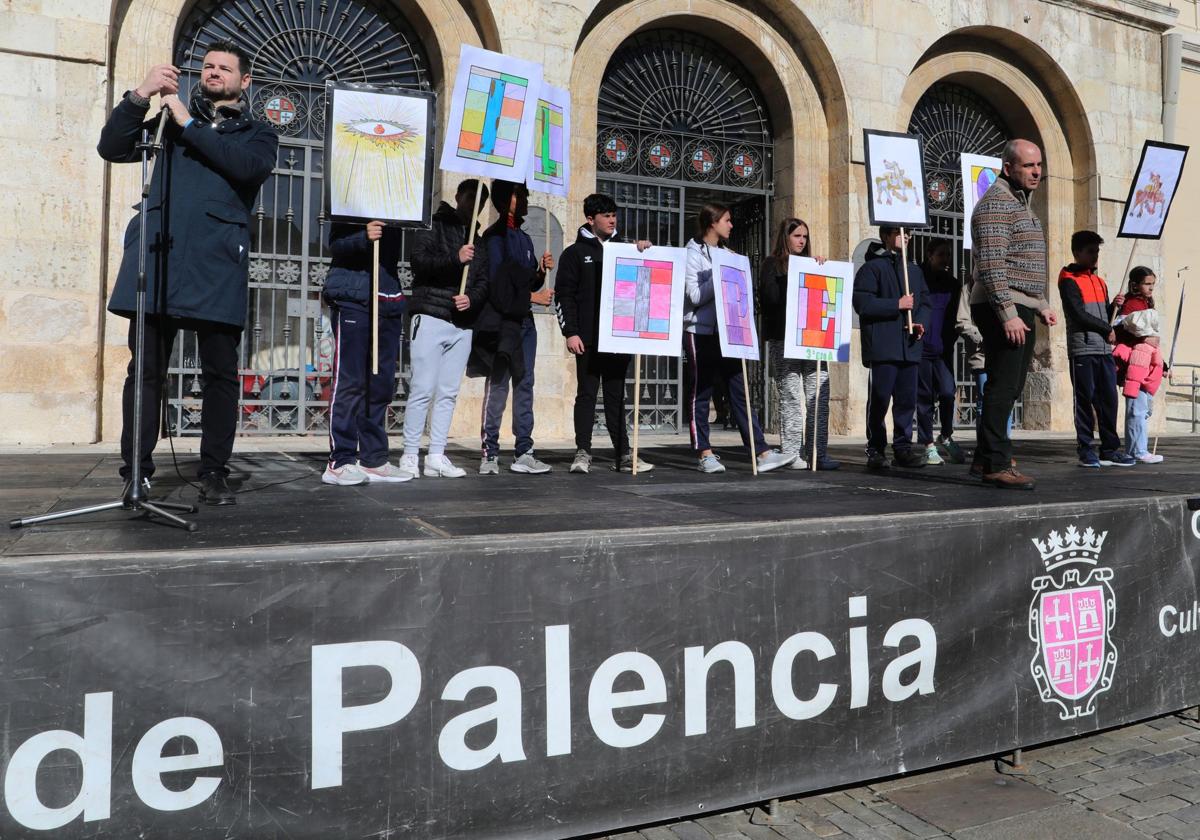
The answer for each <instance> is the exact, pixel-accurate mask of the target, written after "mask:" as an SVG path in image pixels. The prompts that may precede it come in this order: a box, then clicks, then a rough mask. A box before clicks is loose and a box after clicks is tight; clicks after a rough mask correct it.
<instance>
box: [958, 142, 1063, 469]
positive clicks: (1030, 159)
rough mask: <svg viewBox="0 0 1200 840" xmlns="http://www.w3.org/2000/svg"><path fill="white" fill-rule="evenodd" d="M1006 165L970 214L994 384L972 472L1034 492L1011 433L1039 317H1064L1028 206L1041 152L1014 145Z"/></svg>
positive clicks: (981, 320) (979, 307) (975, 298)
mask: <svg viewBox="0 0 1200 840" xmlns="http://www.w3.org/2000/svg"><path fill="white" fill-rule="evenodd" d="M1001 161H1002V164H1003V174H1002V175H1001V177H999V178H997V179H996V181H995V183H993V184H992V186H991V187H990V188H989V189H988V191H987V192H986V193H985V194H984V196H983V198H981V199H980V200H979V203H978V204H976V205H975V212H974V213H973V214H972V215H971V238H972V240H973V242H974V249H973V253H972V256H973V257H974V259H975V272H976V275H975V276H976V279H977V280H978V282H976V283H975V285H974V288H973V289H972V290H971V317H972V318H973V319H974V321H975V324H976V326H978V327H979V332H980V333H981V334H982V336H983V352H984V356H985V358H986V360H987V361H986V364H987V377H988V379H987V388H986V389H985V390H984V393H983V414H982V417H981V418H980V422H979V425H978V427H977V434H976V436H977V439H978V445H977V447H976V449H975V463H974V464H973V465H972V472H979V473H981V474H982V476H983V481H984V483H986V484H990V485H992V486H994V487H1002V488H1007V489H1014V490H1032V489H1033V488H1034V484H1035V482H1034V480H1033V479H1032V478H1030V477H1029V476H1026V475H1022V474H1021V473H1019V472H1017V468H1016V467H1015V466H1014V464H1013V460H1012V440H1011V439H1010V438H1009V436H1008V431H1007V428H1006V427H1007V424H1008V415H1009V414H1010V413H1011V412H1012V409H1013V405H1014V404H1015V403H1016V401H1017V398H1018V397H1020V395H1021V392H1022V391H1023V390H1024V388H1025V376H1026V374H1027V373H1028V372H1029V363H1030V361H1031V360H1032V358H1033V346H1034V334H1033V333H1034V318H1035V317H1036V318H1040V319H1041V320H1042V323H1044V324H1046V325H1047V326H1054V325H1055V324H1056V323H1058V316H1057V315H1056V314H1055V313H1054V310H1052V309H1051V308H1050V303H1049V301H1047V299H1046V285H1047V279H1048V277H1047V274H1046V238H1045V235H1044V234H1043V233H1042V223H1041V222H1040V221H1039V220H1038V217H1037V216H1035V215H1034V213H1033V208H1032V207H1030V206H1029V199H1030V196H1031V195H1032V193H1033V191H1034V190H1036V189H1037V188H1038V185H1039V184H1040V183H1041V181H1042V152H1041V149H1039V148H1038V147H1037V146H1036V145H1035V144H1033V143H1031V142H1029V141H1028V140H1010V141H1009V142H1008V144H1007V145H1006V146H1005V147H1004V154H1003V156H1002V158H1001Z"/></svg>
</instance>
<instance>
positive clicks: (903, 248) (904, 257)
mask: <svg viewBox="0 0 1200 840" xmlns="http://www.w3.org/2000/svg"><path fill="white" fill-rule="evenodd" d="M900 263H901V265H903V266H904V296H905V297H907V296H909V295H911V294H912V292H911V291H910V290H909V288H908V246H907V245H905V244H904V228H900ZM904 314H905V321H906V323H907V325H908V333H909V335H912V331H913V319H912V310H911V309H909V310H907V311H906V312H905V313H904Z"/></svg>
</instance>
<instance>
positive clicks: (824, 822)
mask: <svg viewBox="0 0 1200 840" xmlns="http://www.w3.org/2000/svg"><path fill="white" fill-rule="evenodd" d="M838 813H839V814H840V813H843V812H842V811H838ZM800 825H802V826H804V827H805V828H806V829H808V830H809V831H811V832H812V833H813V834H815V835H817V836H818V837H836V836H837V835H839V834H841V833H842V830H841V829H840V828H838V827H837V826H836V825H834V824H833V823H831V822H830V821H829V820H828V819H827V818H825V817H817V818H816V819H812V820H807V819H806V820H801V821H800Z"/></svg>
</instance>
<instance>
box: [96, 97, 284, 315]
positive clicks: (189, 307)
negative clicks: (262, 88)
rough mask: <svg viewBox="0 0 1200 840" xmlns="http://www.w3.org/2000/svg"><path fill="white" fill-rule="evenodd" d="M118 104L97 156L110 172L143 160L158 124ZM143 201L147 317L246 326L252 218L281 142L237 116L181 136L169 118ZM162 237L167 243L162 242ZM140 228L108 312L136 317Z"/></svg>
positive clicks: (130, 239) (201, 124)
mask: <svg viewBox="0 0 1200 840" xmlns="http://www.w3.org/2000/svg"><path fill="white" fill-rule="evenodd" d="M146 110H147V109H146V108H142V107H139V106H137V105H134V104H133V103H131V102H130V101H129V100H128V99H122V100H121V101H120V102H119V103H117V107H116V108H114V109H113V112H112V114H111V115H110V116H109V118H108V122H107V123H105V125H104V128H103V130H102V131H101V132H100V142H99V144H98V145H97V147H96V150H97V151H98V152H99V153H100V157H102V158H104V159H105V160H107V161H111V162H112V163H132V162H134V161H136V160H140V159H141V152H140V151H138V150H137V149H136V148H135V146H136V144H137V142H138V140H139V139H140V137H141V133H142V130H143V129H146V130H148V131H149V133H150V135H151V136H153V134H154V131H155V129H156V128H157V125H158V120H157V118H156V119H153V120H149V121H146ZM163 141H164V144H165V145H164V148H163V150H162V152H161V153H160V157H159V161H158V165H157V166H156V167H155V169H154V178H153V180H152V181H151V184H150V196H149V199H148V200H147V208H148V209H147V216H146V233H147V239H148V240H149V242H150V243H151V245H150V251H149V253H148V255H147V262H146V291H147V296H146V306H147V312H150V313H158V314H166V315H171V316H175V317H179V318H195V319H199V320H204V321H215V322H217V323H222V324H232V325H234V326H238V327H241V326H244V325H245V321H246V297H247V281H248V276H247V275H248V270H249V265H250V217H251V208H252V207H253V206H254V201H255V198H256V197H257V195H258V189H259V187H261V186H262V185H263V182H265V181H266V180H267V178H268V177H269V176H270V174H271V169H272V168H273V167H274V166H275V156H276V151H277V149H278V146H279V136H278V135H277V134H276V133H275V131H274V129H272V128H271V127H270V126H269V125H267V124H266V123H264V122H259V121H257V120H254V119H251V118H250V117H249V116H246V115H243V114H239V115H237V116H231V117H229V118H228V119H225V120H223V121H222V122H220V123H219V124H218V125H216V127H214V126H213V125H212V124H211V123H209V122H206V121H205V120H203V119H201V118H196V119H193V121H192V122H190V123H189V124H188V126H187V127H186V128H180V127H179V126H177V125H176V124H175V123H174V122H173V121H172V120H170V118H168V120H167V125H166V130H165V131H164V133H163ZM164 231H165V236H164ZM138 237H139V221H138V218H137V217H135V218H134V219H133V220H132V221H131V222H130V223H129V226H128V227H127V228H126V229H125V239H124V248H125V255H124V257H123V258H122V260H121V269H120V271H119V272H118V274H117V281H116V284H115V285H114V288H113V293H112V299H111V300H110V301H109V303H108V308H109V311H111V312H113V313H115V314H118V315H124V316H126V317H130V316H132V315H133V313H134V311H135V310H136V307H137V265H138V253H139V251H140V250H141V245H140V242H139V238H138Z"/></svg>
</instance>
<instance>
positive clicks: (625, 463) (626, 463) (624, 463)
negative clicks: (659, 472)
mask: <svg viewBox="0 0 1200 840" xmlns="http://www.w3.org/2000/svg"><path fill="white" fill-rule="evenodd" d="M613 469H614V470H616V471H617V472H627V473H632V472H633V455H631V454H626V455H624V456H622V458H621V463H619V464H614V465H613ZM652 469H654V465H653V464H651V463H650V462H649V461H643V460H642V459H641V458H638V474H639V475H640V474H641V473H648V472H650V470H652Z"/></svg>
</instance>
